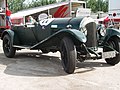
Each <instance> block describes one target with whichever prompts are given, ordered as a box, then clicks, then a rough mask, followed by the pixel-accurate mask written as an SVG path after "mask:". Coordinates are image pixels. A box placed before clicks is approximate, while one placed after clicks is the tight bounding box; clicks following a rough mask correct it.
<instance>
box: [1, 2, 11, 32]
mask: <svg viewBox="0 0 120 90" xmlns="http://www.w3.org/2000/svg"><path fill="white" fill-rule="evenodd" d="M6 6H7V0H0V34H1V33H2V32H3V31H4V30H5V29H8V28H10V25H9V24H8V22H7V20H6Z"/></svg>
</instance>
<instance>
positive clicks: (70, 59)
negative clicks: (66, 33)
mask: <svg viewBox="0 0 120 90" xmlns="http://www.w3.org/2000/svg"><path fill="white" fill-rule="evenodd" d="M60 51H61V59H62V65H63V68H64V70H65V72H67V73H69V74H71V73H73V72H74V70H75V67H76V59H77V55H76V47H75V45H74V43H73V41H72V40H71V39H70V38H69V37H64V38H63V39H62V41H61V45H60Z"/></svg>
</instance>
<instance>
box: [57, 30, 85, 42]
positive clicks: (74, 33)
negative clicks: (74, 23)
mask: <svg viewBox="0 0 120 90" xmlns="http://www.w3.org/2000/svg"><path fill="white" fill-rule="evenodd" d="M56 34H58V35H59V34H60V35H61V34H63V35H68V36H70V37H71V38H72V39H73V41H74V40H78V41H79V42H82V43H85V42H86V41H87V38H86V36H85V34H83V33H82V32H81V31H79V30H76V29H64V30H61V31H60V32H58V33H56ZM63 35H62V36H63Z"/></svg>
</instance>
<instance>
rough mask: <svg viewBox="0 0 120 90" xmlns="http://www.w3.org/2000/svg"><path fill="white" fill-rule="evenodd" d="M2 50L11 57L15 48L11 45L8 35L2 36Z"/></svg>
mask: <svg viewBox="0 0 120 90" xmlns="http://www.w3.org/2000/svg"><path fill="white" fill-rule="evenodd" d="M3 51H4V54H5V56H7V57H9V58H12V57H14V55H15V52H16V48H14V47H12V42H11V39H10V36H9V35H7V34H6V35H5V36H4V37H3Z"/></svg>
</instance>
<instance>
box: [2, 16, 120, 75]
mask: <svg viewBox="0 0 120 90" xmlns="http://www.w3.org/2000/svg"><path fill="white" fill-rule="evenodd" d="M99 34H100V33H98V31H97V30H96V24H95V22H94V20H93V19H92V18H90V17H82V18H81V17H74V18H44V19H40V20H39V21H38V22H36V23H31V24H26V25H20V26H13V27H12V29H11V30H5V31H4V32H3V33H2V36H1V39H2V40H3V51H4V54H5V56H7V57H8V58H12V57H14V55H15V52H16V50H21V49H25V48H27V49H30V50H41V51H42V52H43V53H48V52H56V51H60V53H61V61H62V65H63V68H64V70H65V72H67V73H69V74H71V73H74V70H75V67H76V63H77V61H78V60H79V61H81V62H82V61H84V60H87V59H102V58H105V60H106V62H107V63H108V64H110V65H115V64H117V63H119V61H120V31H119V30H117V29H114V28H108V29H106V33H105V35H104V36H103V35H102V36H101V35H99ZM99 49H101V50H99Z"/></svg>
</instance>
